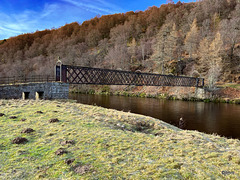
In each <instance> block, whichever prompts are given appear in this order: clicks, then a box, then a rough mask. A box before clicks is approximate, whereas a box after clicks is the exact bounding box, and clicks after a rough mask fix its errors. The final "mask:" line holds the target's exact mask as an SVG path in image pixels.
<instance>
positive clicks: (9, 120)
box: [0, 100, 240, 179]
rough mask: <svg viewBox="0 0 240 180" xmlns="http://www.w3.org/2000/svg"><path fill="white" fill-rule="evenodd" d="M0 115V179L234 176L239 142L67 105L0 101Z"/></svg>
mask: <svg viewBox="0 0 240 180" xmlns="http://www.w3.org/2000/svg"><path fill="white" fill-rule="evenodd" d="M0 113H2V114H0V128H1V131H0V179H164V178H165V179H239V178H240V172H239V169H240V156H239V152H240V141H239V140H234V139H226V138H223V137H219V136H215V135H207V134H203V133H199V132H196V131H185V130H180V129H178V128H176V127H173V126H171V125H169V124H166V123H164V122H162V121H160V120H157V119H154V118H150V117H145V116H141V115H136V114H131V113H125V112H120V111H116V110H108V109H104V108H101V107H96V106H88V105H82V104H76V103H74V102H59V101H21V100H0ZM58 120H59V121H58ZM27 128H31V129H32V130H33V132H31V129H27ZM16 137H22V138H26V139H20V138H18V139H16ZM21 140H23V141H22V142H24V140H25V141H26V142H24V143H23V144H16V143H19V142H21Z"/></svg>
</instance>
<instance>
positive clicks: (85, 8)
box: [0, 0, 193, 39]
mask: <svg viewBox="0 0 240 180" xmlns="http://www.w3.org/2000/svg"><path fill="white" fill-rule="evenodd" d="M190 1H193V0H184V1H182V2H190ZM175 2H177V1H175ZM165 3H166V0H0V39H7V38H9V37H12V36H17V35H19V34H23V33H32V32H35V31H36V30H44V29H51V28H58V27H60V26H63V25H65V24H67V23H71V22H79V23H82V22H83V21H85V20H89V19H91V18H93V17H95V16H96V15H100V16H101V15H107V14H115V13H124V12H127V11H137V10H142V11H144V10H146V9H147V8H148V7H151V6H157V7H159V6H160V5H161V4H165Z"/></svg>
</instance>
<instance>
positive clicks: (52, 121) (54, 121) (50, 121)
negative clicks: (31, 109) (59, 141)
mask: <svg viewBox="0 0 240 180" xmlns="http://www.w3.org/2000/svg"><path fill="white" fill-rule="evenodd" d="M56 122H59V120H58V119H57V118H54V119H50V120H49V123H56Z"/></svg>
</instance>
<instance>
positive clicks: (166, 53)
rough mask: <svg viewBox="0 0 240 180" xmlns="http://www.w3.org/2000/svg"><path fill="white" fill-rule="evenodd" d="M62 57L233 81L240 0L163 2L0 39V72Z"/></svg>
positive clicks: (39, 70) (41, 69)
mask: <svg viewBox="0 0 240 180" xmlns="http://www.w3.org/2000/svg"><path fill="white" fill-rule="evenodd" d="M58 56H59V57H60V58H61V60H62V62H63V63H64V64H71V65H80V66H90V67H101V68H111V69H122V70H132V71H135V70H141V71H144V72H158V73H164V74H178V75H188V76H200V77H205V78H207V81H208V83H209V85H210V86H211V85H214V83H215V82H216V81H217V80H218V81H223V82H239V81H240V2H239V1H238V0H202V1H199V2H195V3H181V2H178V3H177V4H173V3H169V4H165V5H162V6H161V7H150V8H148V9H147V10H146V11H144V12H142V11H139V12H127V13H124V14H114V15H106V16H102V17H95V18H93V19H91V20H89V21H85V22H83V23H82V24H79V23H77V22H74V23H71V24H66V25H65V26H63V27H61V28H58V29H51V30H44V31H37V32H35V33H29V34H23V35H20V36H17V37H12V38H10V39H6V40H0V77H3V76H18V75H29V76H30V75H39V74H40V75H41V74H44V75H45V74H49V75H53V73H54V70H53V67H54V65H55V63H56V61H57V58H58Z"/></svg>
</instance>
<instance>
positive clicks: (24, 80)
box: [0, 75, 56, 84]
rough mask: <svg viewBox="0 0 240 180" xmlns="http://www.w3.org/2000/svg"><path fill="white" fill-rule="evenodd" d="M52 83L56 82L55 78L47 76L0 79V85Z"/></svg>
mask: <svg viewBox="0 0 240 180" xmlns="http://www.w3.org/2000/svg"><path fill="white" fill-rule="evenodd" d="M54 81H56V80H55V77H53V76H49V75H35V76H12V77H0V84H20V83H32V82H54Z"/></svg>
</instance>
